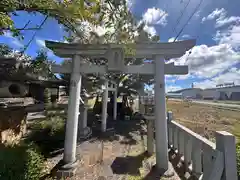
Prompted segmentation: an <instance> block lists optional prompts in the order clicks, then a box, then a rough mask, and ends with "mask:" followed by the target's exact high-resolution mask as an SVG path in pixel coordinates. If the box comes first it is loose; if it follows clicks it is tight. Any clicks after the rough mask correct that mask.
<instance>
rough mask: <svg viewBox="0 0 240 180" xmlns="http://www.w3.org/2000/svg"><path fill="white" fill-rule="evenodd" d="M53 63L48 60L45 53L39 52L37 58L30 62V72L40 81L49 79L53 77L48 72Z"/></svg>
mask: <svg viewBox="0 0 240 180" xmlns="http://www.w3.org/2000/svg"><path fill="white" fill-rule="evenodd" d="M52 63H53V62H52V61H50V60H48V56H47V52H46V51H44V50H40V51H39V52H38V54H37V56H36V57H35V58H34V59H33V60H32V61H31V64H30V66H29V69H30V71H31V72H32V73H33V74H34V75H36V76H38V77H39V78H41V79H49V78H53V77H55V76H54V74H53V73H52V72H51V70H50V65H51V64H52Z"/></svg>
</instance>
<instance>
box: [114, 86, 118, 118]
mask: <svg viewBox="0 0 240 180" xmlns="http://www.w3.org/2000/svg"><path fill="white" fill-rule="evenodd" d="M114 88H115V91H114V102H113V103H114V105H113V119H114V120H117V93H118V91H117V85H116V84H115V85H114Z"/></svg>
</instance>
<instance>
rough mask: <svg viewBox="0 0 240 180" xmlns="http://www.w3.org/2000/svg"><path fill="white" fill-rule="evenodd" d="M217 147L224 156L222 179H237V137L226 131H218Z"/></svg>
mask: <svg viewBox="0 0 240 180" xmlns="http://www.w3.org/2000/svg"><path fill="white" fill-rule="evenodd" d="M216 149H217V150H219V151H221V152H222V153H223V157H224V165H223V166H224V170H223V176H222V180H237V179H238V178H237V162H236V142H235V137H234V136H233V135H232V134H230V133H228V132H226V131H217V132H216Z"/></svg>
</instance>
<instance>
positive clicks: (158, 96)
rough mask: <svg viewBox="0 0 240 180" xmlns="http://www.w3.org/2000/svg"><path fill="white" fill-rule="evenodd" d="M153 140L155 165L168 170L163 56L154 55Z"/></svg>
mask: <svg viewBox="0 0 240 180" xmlns="http://www.w3.org/2000/svg"><path fill="white" fill-rule="evenodd" d="M154 60H155V84H154V90H155V92H154V99H155V132H156V136H155V142H156V165H157V168H158V169H161V170H164V171H167V170H168V160H169V159H168V142H167V120H166V102H165V75H164V65H165V62H164V58H163V57H162V56H155V58H154Z"/></svg>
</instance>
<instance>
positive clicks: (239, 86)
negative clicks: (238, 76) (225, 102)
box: [204, 85, 240, 90]
mask: <svg viewBox="0 0 240 180" xmlns="http://www.w3.org/2000/svg"><path fill="white" fill-rule="evenodd" d="M236 87H237V88H240V85H235V86H225V87H216V88H207V89H204V90H216V89H225V88H236Z"/></svg>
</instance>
